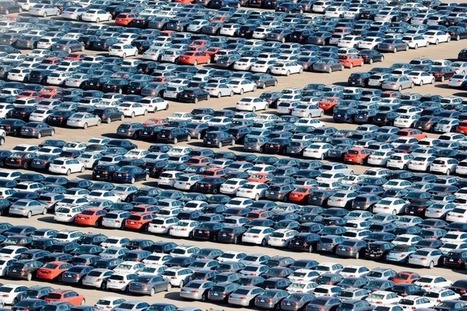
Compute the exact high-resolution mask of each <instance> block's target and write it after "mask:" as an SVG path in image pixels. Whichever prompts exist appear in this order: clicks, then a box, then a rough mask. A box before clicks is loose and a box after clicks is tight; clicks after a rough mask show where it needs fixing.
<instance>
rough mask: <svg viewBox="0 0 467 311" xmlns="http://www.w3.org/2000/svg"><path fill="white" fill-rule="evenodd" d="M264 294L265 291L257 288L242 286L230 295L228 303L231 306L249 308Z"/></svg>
mask: <svg viewBox="0 0 467 311" xmlns="http://www.w3.org/2000/svg"><path fill="white" fill-rule="evenodd" d="M263 292H264V289H262V288H261V287H257V286H240V287H239V288H237V289H236V290H235V291H234V292H233V293H232V294H230V296H229V299H228V302H229V304H231V305H238V306H244V307H248V306H249V305H250V304H251V302H252V301H254V299H255V298H256V297H257V296H258V295H261V294H262V293H263Z"/></svg>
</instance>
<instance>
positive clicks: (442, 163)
mask: <svg viewBox="0 0 467 311" xmlns="http://www.w3.org/2000/svg"><path fill="white" fill-rule="evenodd" d="M458 163H459V161H457V160H456V159H454V158H444V157H441V158H436V159H435V160H434V161H433V162H432V163H431V165H430V172H437V173H443V174H446V175H450V174H451V173H454V172H455V171H456V168H457V164H458Z"/></svg>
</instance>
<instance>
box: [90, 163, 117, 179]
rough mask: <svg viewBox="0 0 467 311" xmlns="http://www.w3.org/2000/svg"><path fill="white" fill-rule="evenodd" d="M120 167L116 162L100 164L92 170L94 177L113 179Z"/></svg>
mask: <svg viewBox="0 0 467 311" xmlns="http://www.w3.org/2000/svg"><path fill="white" fill-rule="evenodd" d="M119 169H120V166H118V165H116V164H98V165H96V166H95V167H94V169H93V170H92V179H93V180H106V181H111V180H112V179H113V174H114V173H115V172H116V171H118V170H119Z"/></svg>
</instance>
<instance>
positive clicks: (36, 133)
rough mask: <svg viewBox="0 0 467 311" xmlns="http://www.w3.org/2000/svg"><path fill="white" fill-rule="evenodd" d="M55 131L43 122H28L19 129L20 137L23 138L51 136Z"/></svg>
mask: <svg viewBox="0 0 467 311" xmlns="http://www.w3.org/2000/svg"><path fill="white" fill-rule="evenodd" d="M54 134H55V129H54V128H53V127H52V126H50V125H48V124H46V123H43V122H29V123H26V124H25V125H24V126H23V127H22V128H21V136H23V137H36V138H41V137H43V136H53V135H54Z"/></svg>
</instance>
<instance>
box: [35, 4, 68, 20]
mask: <svg viewBox="0 0 467 311" xmlns="http://www.w3.org/2000/svg"><path fill="white" fill-rule="evenodd" d="M29 15H32V16H42V17H47V16H58V15H60V10H59V9H58V8H57V7H55V6H53V5H52V4H35V5H34V6H33V7H31V8H30V9H29Z"/></svg>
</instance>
